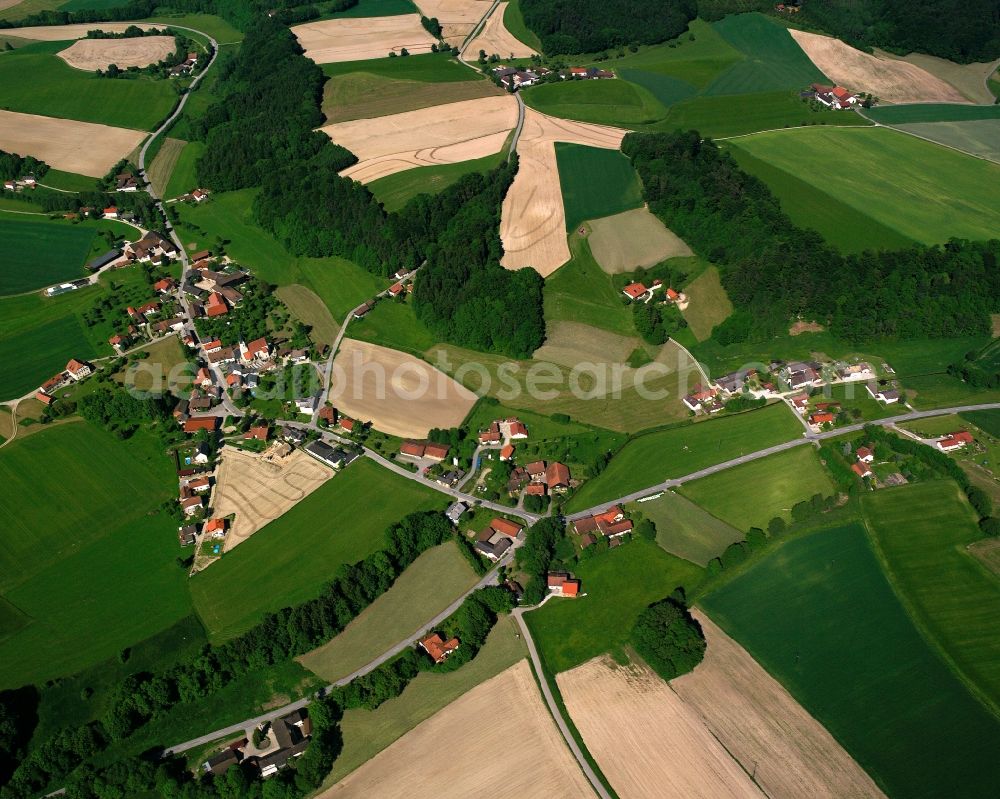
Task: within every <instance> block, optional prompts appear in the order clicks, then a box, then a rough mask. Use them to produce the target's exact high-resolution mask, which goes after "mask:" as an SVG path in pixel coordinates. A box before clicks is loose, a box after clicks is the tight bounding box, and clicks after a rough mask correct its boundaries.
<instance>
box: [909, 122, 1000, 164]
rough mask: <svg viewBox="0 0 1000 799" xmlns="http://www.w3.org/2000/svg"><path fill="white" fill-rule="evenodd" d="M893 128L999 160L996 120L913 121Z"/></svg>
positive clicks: (997, 161)
mask: <svg viewBox="0 0 1000 799" xmlns="http://www.w3.org/2000/svg"><path fill="white" fill-rule="evenodd" d="M895 127H896V128H897V129H899V130H902V131H905V132H906V133H913V134H916V135H917V136H922V137H923V138H925V139H930V140H931V141H936V142H938V143H939V144H943V145H945V146H946V147H954V148H955V149H958V150H961V151H962V152H965V153H969V154H970V155H976V156H979V157H980V158H985V159H987V160H990V161H993V162H995V163H1000V119H970V120H968V121H966V122H915V123H913V124H911V125H896V126H895Z"/></svg>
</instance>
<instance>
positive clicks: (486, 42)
mask: <svg viewBox="0 0 1000 799" xmlns="http://www.w3.org/2000/svg"><path fill="white" fill-rule="evenodd" d="M507 5H508V4H507V3H500V5H498V6H497V7H496V11H494V12H493V13H492V14H490V18H489V19H488V20H486V24H485V25H484V26H483V29H482V30H481V31H479V35H478V36H476V38H475V39H473V40H472V41H471V42H469V44H468V46H467V47H466V48H465V50H466V52H469V53H472V55H473V56H474V57H475V56H478V55H479V51H480V50H485V51H486V53H487V55H493V54H494V53H496V54H497V55H498V56H500V57H501V58H528V57H529V56H531V55H533V54H534V52H535V51H534V50H533V49H532V48H530V47H528V45H526V44H525V43H524V42H522V41H521V40H520V39H516V38H514V34H513V33H511V32H510V31H509V30H507V28H506V27H505V26H504V24H503V16H504V13H506V11H507Z"/></svg>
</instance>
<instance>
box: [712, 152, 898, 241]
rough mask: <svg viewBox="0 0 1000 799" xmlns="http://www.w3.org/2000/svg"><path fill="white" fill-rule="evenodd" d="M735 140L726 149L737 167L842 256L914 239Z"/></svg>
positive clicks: (798, 223)
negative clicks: (763, 158)
mask: <svg viewBox="0 0 1000 799" xmlns="http://www.w3.org/2000/svg"><path fill="white" fill-rule="evenodd" d="M742 141H745V140H742V139H741V140H737V141H734V142H733V143H732V145H731V146H728V147H727V149H728V150H729V152H730V153H731V154H732V156H733V158H735V159H736V163H737V164H739V165H740V167H741V168H742V169H743V170H744V171H746V172H749V173H750V174H751V175H753V176H754V177H757V178H760V179H761V180H762V181H764V182H765V183H766V184H767V186H768V188H769V189H770V190H771V191H772V192H773V193H774V195H775V197H777V198H778V201H779V202H780V203H781V210H783V211H784V212H785V213H786V214H788V216H789V217H790V218H791V220H792V222H794V223H795V224H796V225H798V226H799V227H803V228H811V229H812V230H815V231H816V232H817V233H819V234H820V235H821V236H822V237H823V238H824V239H826V241H827V243H829V244H830V245H831V246H833V247H835V248H837V249H838V250H840V251H841V252H842V253H844V254H850V253H859V252H863V251H864V250H872V249H886V250H898V249H903V248H904V247H908V246H911V245H912V244H913V243H914V240H913V239H911V238H908V237H907V236H905V235H903V234H902V233H900V232H899V231H898V230H896V229H895V228H892V227H890V226H889V225H887V224H884V223H882V222H877V221H876V220H875V219H873V218H872V217H871V216H870V215H869V212H868V211H867V210H862V209H861V208H857V207H854V206H852V205H849V204H848V203H847V202H845V201H844V200H842V199H838V198H836V197H834V196H833V195H831V194H830V193H828V192H827V191H824V189H823V188H822V187H821V186H818V185H816V183H815V182H810V181H808V180H806V179H805V178H803V177H802V176H801V174H800V173H798V172H789V171H785V170H784V169H782V168H781V167H779V166H776V165H775V164H773V163H770V162H769V161H766V160H762V159H760V158H757V157H755V156H753V155H751V154H750V153H749V152H748V151H747V150H746V149H744V148H743V147H742V146H740V143H741V142H742Z"/></svg>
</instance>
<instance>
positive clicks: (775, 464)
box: [679, 447, 835, 532]
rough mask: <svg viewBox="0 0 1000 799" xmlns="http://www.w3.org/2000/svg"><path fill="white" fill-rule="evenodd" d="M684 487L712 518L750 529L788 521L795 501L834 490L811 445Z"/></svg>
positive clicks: (691, 497)
mask: <svg viewBox="0 0 1000 799" xmlns="http://www.w3.org/2000/svg"><path fill="white" fill-rule="evenodd" d="M749 486H753V488H752V489H748V487H749ZM679 490H680V492H681V493H682V494H683V495H684V496H686V497H687V498H688V499H690V500H692V501H694V502H696V503H697V504H698V505H700V506H701V507H703V508H704V509H705V510H707V511H708V512H709V513H711V514H712V515H713V516H717V517H718V518H720V519H722V520H723V521H725V522H728V523H729V524H731V525H732V526H733V527H736V528H737V529H739V530H742V531H744V532H746V531H747V530H749V529H750V528H751V527H760V528H762V529H766V528H767V523H768V522H769V521H770V520H771V519H773V518H774V517H775V516H781V517H782V518H784V519H785V521H789V520H790V519H791V510H792V505H794V504H795V503H796V502H801V501H803V500H808V499H809V498H810V497H812V496H813V495H814V494H822V495H823V496H824V497H828V496H830V495H831V494H833V493H835V492H834V487H833V483H832V482H831V481H830V478H829V476H828V475H827V473H826V471H825V470H824V469H823V467H822V466H821V465H820V462H819V456H818V455H817V454H816V452H815V451H814V450H813V449H812V447H796V448H795V449H790V450H788V451H786V452H782V453H779V454H777V455H771V456H769V457H767V458H761V459H760V460H756V461H752V462H750V463H747V464H744V465H742V466H736V467H735V468H732V469H726V471H724V472H719V473H718V474H713V475H711V476H709V477H703V478H701V479H700V480H696V481H694V482H693V483H686V484H685V485H684V486H682V487H681V488H680V489H679ZM748 490H752V496H753V501H752V502H747V499H748Z"/></svg>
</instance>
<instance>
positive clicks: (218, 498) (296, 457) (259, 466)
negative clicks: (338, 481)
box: [212, 447, 334, 552]
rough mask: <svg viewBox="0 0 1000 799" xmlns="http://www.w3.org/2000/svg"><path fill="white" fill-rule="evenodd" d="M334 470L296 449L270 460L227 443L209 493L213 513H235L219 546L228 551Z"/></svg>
mask: <svg viewBox="0 0 1000 799" xmlns="http://www.w3.org/2000/svg"><path fill="white" fill-rule="evenodd" d="M333 474H334V473H333V470H332V469H330V468H329V467H328V466H324V465H323V464H321V463H320V462H319V461H316V460H314V459H313V458H311V457H309V456H308V455H306V453H304V452H302V451H301V450H294V451H293V452H292V453H291V454H290V455H287V456H285V457H284V458H273V459H269V458H266V457H264V456H262V455H258V454H256V453H252V452H243V451H241V450H238V449H235V448H233V447H226V448H225V450H224V451H223V455H222V463H221V465H220V466H219V471H218V473H217V475H216V485H215V488H214V489H213V492H212V507H213V516H215V517H216V518H222V517H225V516H229V515H230V514H235V520H234V521H233V522H232V524H230V526H229V529H228V530H227V532H226V540H225V543H224V545H223V551H225V552H229V551H230V550H231V549H233V548H234V547H236V546H238V545H239V544H241V543H243V542H244V541H246V540H247V539H248V538H249V537H250V536H252V535H253V534H254V533H256V532H257V531H258V530H260V529H261V528H262V527H264V526H265V525H266V524H267V523H268V522H272V521H274V520H275V519H277V518H278V517H279V516H281V515H283V514H284V513H286V512H287V511H289V510H291V508H292V507H293V506H294V505H295V504H296V503H297V502H300V501H301V500H303V499H305V498H306V497H307V496H309V495H310V494H311V493H312V492H313V491H315V490H316V489H317V488H319V487H320V486H321V485H323V483H325V482H326V481H327V480H329V479H330V478H331V477H333Z"/></svg>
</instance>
